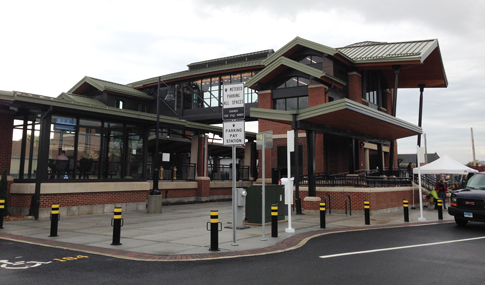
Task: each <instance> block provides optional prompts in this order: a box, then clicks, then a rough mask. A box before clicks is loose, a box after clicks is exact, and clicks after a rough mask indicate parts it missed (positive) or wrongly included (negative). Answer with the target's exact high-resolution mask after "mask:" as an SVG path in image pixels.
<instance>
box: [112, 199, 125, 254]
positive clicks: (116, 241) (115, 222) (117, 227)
mask: <svg viewBox="0 0 485 285" xmlns="http://www.w3.org/2000/svg"><path fill="white" fill-rule="evenodd" d="M122 212H123V209H122V208H121V207H115V210H114V215H113V218H112V219H111V226H112V227H113V243H111V245H121V242H120V239H121V227H122V226H123V218H122V217H121V213H122Z"/></svg>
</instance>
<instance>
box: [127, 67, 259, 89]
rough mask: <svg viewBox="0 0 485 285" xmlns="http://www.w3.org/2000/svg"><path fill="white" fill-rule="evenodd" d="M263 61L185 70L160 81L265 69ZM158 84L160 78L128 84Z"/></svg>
mask: <svg viewBox="0 0 485 285" xmlns="http://www.w3.org/2000/svg"><path fill="white" fill-rule="evenodd" d="M262 61H263V60H252V61H245V62H237V63H232V64H226V65H220V66H213V67H208V68H202V69H195V70H185V71H180V72H175V73H170V74H166V75H162V76H161V77H160V79H161V80H162V81H164V82H168V81H171V80H174V79H178V78H185V77H194V76H197V75H201V74H206V73H214V72H221V71H225V70H231V69H239V68H250V67H258V66H261V67H263V64H262ZM157 82H158V76H157V77H152V78H148V79H144V80H140V81H136V82H133V83H130V84H128V86H131V87H133V88H137V87H142V86H144V85H149V84H153V83H157Z"/></svg>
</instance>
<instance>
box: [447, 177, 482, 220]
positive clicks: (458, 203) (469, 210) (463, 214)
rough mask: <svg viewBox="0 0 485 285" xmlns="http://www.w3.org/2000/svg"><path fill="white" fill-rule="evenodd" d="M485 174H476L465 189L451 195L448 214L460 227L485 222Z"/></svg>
mask: <svg viewBox="0 0 485 285" xmlns="http://www.w3.org/2000/svg"><path fill="white" fill-rule="evenodd" d="M484 207H485V172H480V173H476V174H474V175H473V176H471V177H470V178H469V179H468V182H467V183H466V187H465V189H460V190H455V191H453V192H452V193H451V202H450V207H448V213H449V214H450V215H452V216H455V222H456V224H457V225H459V226H465V225H466V224H467V223H468V221H476V222H485V208H484Z"/></svg>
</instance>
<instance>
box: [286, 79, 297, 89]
mask: <svg viewBox="0 0 485 285" xmlns="http://www.w3.org/2000/svg"><path fill="white" fill-rule="evenodd" d="M296 86H298V78H297V77H292V78H290V79H288V80H287V81H286V88H290V87H296Z"/></svg>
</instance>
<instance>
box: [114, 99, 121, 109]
mask: <svg viewBox="0 0 485 285" xmlns="http://www.w3.org/2000/svg"><path fill="white" fill-rule="evenodd" d="M115 107H116V108H118V109H123V101H122V100H118V99H116V100H115Z"/></svg>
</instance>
